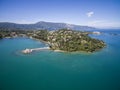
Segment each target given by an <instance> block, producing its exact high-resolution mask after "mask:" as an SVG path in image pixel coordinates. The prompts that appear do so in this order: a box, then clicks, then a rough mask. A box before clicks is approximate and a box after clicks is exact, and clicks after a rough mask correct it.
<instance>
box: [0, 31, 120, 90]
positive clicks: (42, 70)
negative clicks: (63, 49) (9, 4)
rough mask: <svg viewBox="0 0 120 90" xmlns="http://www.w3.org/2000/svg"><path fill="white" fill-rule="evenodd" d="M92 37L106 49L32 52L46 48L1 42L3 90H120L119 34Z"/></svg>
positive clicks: (29, 42)
mask: <svg viewBox="0 0 120 90" xmlns="http://www.w3.org/2000/svg"><path fill="white" fill-rule="evenodd" d="M102 32H104V33H103V34H101V35H91V37H95V38H99V39H101V40H104V41H105V42H106V44H107V47H105V48H104V49H102V50H100V51H99V52H95V53H89V54H87V53H60V52H53V51H49V50H46V51H39V52H33V53H31V54H29V55H23V54H22V53H21V52H20V51H21V50H23V49H25V48H38V47H44V46H46V45H45V44H44V43H42V42H39V41H36V40H32V39H29V38H21V37H19V38H13V39H1V40H0V90H120V30H110V31H109V30H106V31H104V30H103V31H102Z"/></svg>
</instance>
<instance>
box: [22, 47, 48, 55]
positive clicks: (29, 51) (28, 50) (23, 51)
mask: <svg viewBox="0 0 120 90" xmlns="http://www.w3.org/2000/svg"><path fill="white" fill-rule="evenodd" d="M49 49H50V48H49V47H42V48H33V49H28V48H26V49H25V50H22V53H24V54H29V53H32V52H33V51H39V50H49Z"/></svg>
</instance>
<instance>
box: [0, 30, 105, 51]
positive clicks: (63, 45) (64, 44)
mask: <svg viewBox="0 0 120 90" xmlns="http://www.w3.org/2000/svg"><path fill="white" fill-rule="evenodd" d="M89 34H92V33H91V32H87V31H77V30H71V29H60V30H53V31H48V30H37V31H35V30H34V31H24V30H14V31H0V38H1V39H2V38H14V37H21V36H22V37H30V38H32V39H33V38H34V39H37V40H40V41H42V42H43V43H47V44H48V46H49V49H50V50H54V51H64V52H79V51H84V52H94V51H98V50H100V49H102V48H104V47H105V46H106V44H105V43H104V42H103V41H102V40H98V39H95V38H91V37H90V36H89ZM43 49H44V48H43ZM45 49H46V48H45ZM47 49H48V48H47ZM31 50H32V49H26V50H24V51H25V52H28V51H30V53H31V52H32V51H31ZM33 50H34V49H33ZM35 50H37V49H35ZM38 50H41V49H38Z"/></svg>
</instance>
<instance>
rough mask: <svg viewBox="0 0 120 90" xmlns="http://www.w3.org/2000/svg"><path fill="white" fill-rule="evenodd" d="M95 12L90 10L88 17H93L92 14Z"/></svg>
mask: <svg viewBox="0 0 120 90" xmlns="http://www.w3.org/2000/svg"><path fill="white" fill-rule="evenodd" d="M93 14H94V12H92V11H91V12H88V13H87V14H86V15H87V16H88V17H91V16H92V15H93Z"/></svg>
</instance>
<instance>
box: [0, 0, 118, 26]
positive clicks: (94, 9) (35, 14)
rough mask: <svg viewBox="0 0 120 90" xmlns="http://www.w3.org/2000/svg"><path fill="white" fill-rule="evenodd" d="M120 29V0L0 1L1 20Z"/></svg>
mask: <svg viewBox="0 0 120 90" xmlns="http://www.w3.org/2000/svg"><path fill="white" fill-rule="evenodd" d="M39 21H47V22H64V23H69V24H76V25H87V26H94V27H98V28H120V0H0V22H14V23H23V24H29V23H36V22H39Z"/></svg>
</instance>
